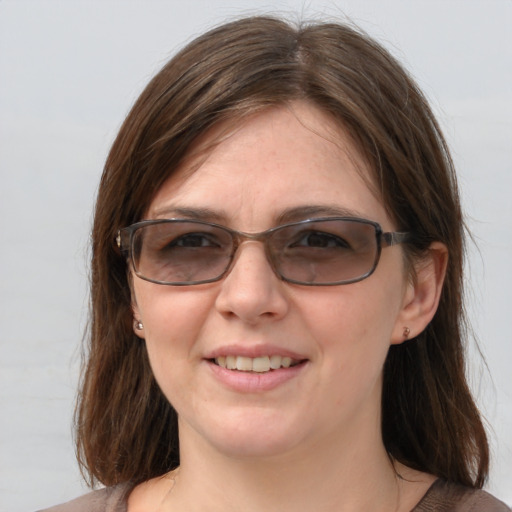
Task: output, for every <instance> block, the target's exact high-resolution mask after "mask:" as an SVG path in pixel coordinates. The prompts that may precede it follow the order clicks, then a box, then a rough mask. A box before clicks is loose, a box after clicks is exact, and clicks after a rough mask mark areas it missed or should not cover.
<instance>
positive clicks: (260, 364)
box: [213, 355, 300, 373]
mask: <svg viewBox="0 0 512 512" xmlns="http://www.w3.org/2000/svg"><path fill="white" fill-rule="evenodd" d="M213 362H214V363H215V364H216V365H218V366H220V367H222V368H226V369H227V370H238V371H242V372H256V373H265V372H270V371H272V370H279V369H280V368H290V367H291V366H295V365H297V364H299V363H300V361H299V360H296V359H292V358H291V357H288V356H279V355H272V356H261V357H246V356H233V355H230V356H220V357H217V358H215V359H214V360H213Z"/></svg>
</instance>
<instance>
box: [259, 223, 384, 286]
mask: <svg viewBox="0 0 512 512" xmlns="http://www.w3.org/2000/svg"><path fill="white" fill-rule="evenodd" d="M269 251H270V257H271V259H272V261H273V265H274V267H275V269H276V271H277V272H278V273H279V274H280V275H281V276H282V277H283V278H284V279H286V280H288V281H293V282H297V283H301V284H340V283H347V282H354V281H358V280H360V279H362V278H364V277H366V276H367V275H369V274H370V273H371V272H372V271H373V270H374V268H375V265H376V263H377V259H378V245H377V237H376V228H375V226H374V225H373V224H372V223H369V222H368V223H366V222H359V221H356V220H326V221H314V222H305V223H302V224H300V223H299V224H295V225H291V226H284V227H282V228H279V229H276V230H275V231H274V232H273V233H272V235H271V239H270V240H269Z"/></svg>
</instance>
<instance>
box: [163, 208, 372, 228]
mask: <svg viewBox="0 0 512 512" xmlns="http://www.w3.org/2000/svg"><path fill="white" fill-rule="evenodd" d="M154 217H155V218H157V219H162V218H163V219H169V218H171V219H172V218H184V219H193V220H201V221H207V222H215V223H218V224H222V223H225V222H226V221H227V219H228V218H229V216H228V215H227V214H226V213H225V212H223V211H222V210H213V209H211V208H203V207H187V206H166V207H163V208H160V209H157V210H155V212H154ZM314 217H350V218H352V217H358V218H366V217H367V216H366V215H365V214H364V213H362V212H360V211H358V210H354V209H351V208H345V207H343V206H338V205H329V204H320V205H301V206H294V207H291V208H286V209H285V210H283V211H282V212H281V213H280V214H279V215H278V216H277V217H276V221H275V222H276V224H275V225H276V226H278V225H281V224H287V223H289V222H296V221H300V220H306V219H310V218H314Z"/></svg>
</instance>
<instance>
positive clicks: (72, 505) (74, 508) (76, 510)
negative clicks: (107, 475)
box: [40, 484, 130, 512]
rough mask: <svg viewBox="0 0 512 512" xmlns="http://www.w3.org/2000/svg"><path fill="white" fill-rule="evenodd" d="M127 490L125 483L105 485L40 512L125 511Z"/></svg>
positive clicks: (128, 487) (128, 488)
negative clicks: (112, 485)
mask: <svg viewBox="0 0 512 512" xmlns="http://www.w3.org/2000/svg"><path fill="white" fill-rule="evenodd" d="M129 491H130V486H128V485H127V484H121V485H117V486H115V487H106V488H104V489H99V490H97V491H92V492H90V493H88V494H85V495H84V496H80V497H79V498H76V499H74V500H72V501H68V502H67V503H63V504H61V505H57V506H55V507H51V508H48V509H45V510H41V511H40V512H126V508H127V498H128V494H129Z"/></svg>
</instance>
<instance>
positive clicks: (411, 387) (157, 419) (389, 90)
mask: <svg viewBox="0 0 512 512" xmlns="http://www.w3.org/2000/svg"><path fill="white" fill-rule="evenodd" d="M296 99H307V100H308V101H310V102H312V103H313V104H315V105H316V106H317V107H318V108H320V109H322V110H324V111H325V112H328V113H330V114H331V115H332V116H333V117H334V118H335V119H337V120H338V122H339V123H341V124H342V125H343V126H344V127H346V128H347V129H348V131H349V133H351V134H352V136H353V137H354V139H355V141H356V144H357V145H358V147H359V149H360V151H361V153H362V154H363V155H364V156H365V157H366V159H367V161H368V162H369V164H370V167H371V169H372V172H373V173H374V176H373V178H374V180H373V181H374V183H375V184H377V186H378V187H379V190H380V194H381V197H382V201H383V203H384V205H385V207H386V208H387V210H388V212H389V214H390V215H391V217H392V218H393V219H394V220H395V221H396V224H397V227H398V229H400V230H404V231H410V232H412V233H414V240H413V241H412V242H411V243H410V244H407V246H406V248H405V250H406V253H407V255H408V256H409V258H414V257H419V256H421V255H422V254H424V252H425V251H426V250H427V248H428V247H429V245H430V244H431V242H433V241H440V242H442V243H444V244H445V245H446V246H447V248H448V251H449V255H450V257H449V263H448V270H447V275H446V280H445V285H444V288H443V291H442V296H441V301H440V304H439V308H438V311H437V313H436V315H435V317H434V319H433V320H432V322H431V323H430V324H429V326H428V327H427V328H426V330H425V331H424V332H422V333H421V334H420V335H418V336H417V337H416V338H414V339H413V340H410V341H408V342H407V343H404V344H402V345H397V346H393V347H392V348H391V349H390V351H389V355H388V357H387V360H386V364H385V368H384V386H383V396H382V434H383V440H384V444H385V446H386V449H387V450H388V452H389V454H390V456H392V457H394V458H395V459H397V460H399V461H400V462H402V463H404V464H406V465H408V466H411V467H413V468H416V469H419V470H422V471H426V472H429V473H432V474H434V475H437V476H439V477H443V478H445V479H448V480H451V481H456V482H460V483H462V484H465V485H469V486H475V487H481V486H482V485H483V483H484V481H485V479H486V476H487V471H488V444H487V439H486V435H485V431H484V428H483V425H482V422H481V419H480V416H479V413H478V410H477V408H476V406H475V404H474V401H473V399H472V397H471V393H470V391H469V389H468V385H467V382H466V378H465V374H464V350H463V339H464V338H465V337H466V330H465V323H464V310H463V304H462V285H463V281H462V268H463V255H464V247H463V244H464V238H463V235H464V233H463V222H462V217H461V211H460V205H459V199H458V191H457V184H456V178H455V174H454V169H453V165H452V162H451V159H450V156H449V153H448V150H447V147H446V144H445V141H444V139H443V137H442V135H441V133H440V130H439V127H438V125H437V123H436V121H435V119H434V117H433V115H432V112H431V110H430V108H429V106H428V104H427V102H426V100H425V98H424V97H423V95H422V94H421V92H420V91H419V90H418V88H417V86H416V85H415V84H414V82H413V81H412V80H411V79H410V77H409V76H408V75H407V73H406V72H405V71H404V70H403V68H402V67H401V66H400V65H399V64H398V63H397V62H396V60H395V59H394V58H392V57H391V56H390V54H389V53H388V52H387V51H386V50H384V49H383V48H382V47H381V46H380V45H378V44H377V43H376V42H375V41H373V40H372V39H370V38H369V37H367V36H366V35H364V34H362V33H361V32H360V31H358V30H355V29H353V28H351V27H348V26H345V25H342V24H335V23H314V24H301V25H300V26H298V27H293V26H291V25H289V24H288V23H286V22H284V21H281V20H278V19H274V18H268V17H253V18H246V19H242V20H239V21H235V22H232V23H228V24H226V25H223V26H221V27H219V28H216V29H214V30H212V31H210V32H209V33H207V34H205V35H203V36H201V37H199V38H198V39H196V40H195V41H193V42H192V43H191V44H189V45H188V46H187V47H186V48H184V49H183V50H182V51H181V52H180V53H178V55H176V56H175V57H174V58H173V59H172V60H171V61H170V62H169V63H168V64H167V65H166V66H165V67H164V68H163V69H162V70H161V71H160V72H159V73H158V74H157V75H156V76H155V77H154V78H153V80H152V81H151V82H150V83H149V85H148V86H147V88H146V89H145V90H144V92H143V93H142V94H141V96H140V97H139V99H138V100H137V102H136V103H135V105H134V106H133V108H132V110H131V112H130V113H129V114H128V116H127V118H126V120H125V122H124V124H123V126H122V127H121V129H120V131H119V134H118V136H117V138H116V140H115V142H114V144H113V146H112V149H111V151H110V154H109V156H108V159H107V162H106V165H105V170H104V173H103V176H102V179H101V184H100V189H99V193H98V199H97V204H96V211H95V220H94V227H93V232H92V250H93V256H92V282H91V288H92V289H91V302H92V307H91V310H92V311H91V323H90V333H89V334H90V336H89V347H88V359H87V363H86V366H85V369H84V374H83V378H82V388H81V393H80V395H79V401H78V405H77V414H76V421H77V449H78V457H79V461H80V463H81V465H82V470H83V472H84V474H87V475H88V476H89V479H90V481H91V482H94V481H95V480H99V481H101V482H102V483H104V484H106V485H112V484H116V483H119V482H124V481H132V482H133V483H138V482H141V481H143V480H146V479H148V478H151V477H154V476H157V475H161V474H163V473H165V472H166V471H169V470H170V469H172V468H174V467H176V466H177V465H178V464H179V445H178V432H177V417H176V412H175V411H174V410H173V408H172V406H171V405H170V404H169V403H168V402H167V400H166V399H165V398H164V396H163V394H162V393H161V392H160V390H159V388H158V386H157V384H156V382H155V380H154V378H153V375H152V372H151V368H150V366H149V362H148V356H147V353H146V348H145V344H144V343H143V342H141V340H139V339H138V338H137V337H135V335H134V333H133V330H132V322H133V318H132V310H131V303H130V286H129V282H128V277H127V267H126V262H125V259H124V258H123V256H122V255H121V254H120V252H119V251H118V249H117V247H116V244H115V238H116V232H117V230H118V229H119V228H120V227H124V226H128V225H130V224H132V223H133V222H136V221H138V220H141V218H142V216H143V214H144V212H145V210H146V209H147V208H148V206H149V204H150V202H151V199H152V197H153V196H154V194H155V192H156V191H157V190H158V189H159V187H160V186H161V184H162V183H163V181H164V180H165V179H166V178H168V176H169V175H170V173H172V170H173V169H176V167H177V166H178V165H179V164H180V162H182V161H183V159H184V158H185V157H186V156H187V151H188V150H189V148H190V146H191V144H192V142H194V141H195V140H196V139H197V138H198V136H200V135H202V134H204V133H205V131H206V130H208V129H209V128H211V127H212V126H214V125H216V124H218V123H219V122H221V121H224V120H229V119H240V118H241V117H243V116H244V115H247V114H248V113H252V112H255V111H259V110H262V109H264V108H268V107H269V106H273V105H283V104H285V103H287V102H290V101H293V100H296Z"/></svg>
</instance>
